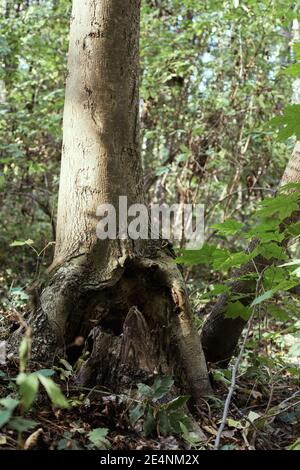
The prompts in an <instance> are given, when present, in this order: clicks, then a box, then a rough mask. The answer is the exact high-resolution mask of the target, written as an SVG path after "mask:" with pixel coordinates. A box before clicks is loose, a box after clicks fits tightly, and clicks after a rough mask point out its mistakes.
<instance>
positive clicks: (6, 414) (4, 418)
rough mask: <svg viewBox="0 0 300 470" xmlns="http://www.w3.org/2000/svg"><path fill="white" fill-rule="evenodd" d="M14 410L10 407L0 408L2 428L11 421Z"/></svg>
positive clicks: (0, 425)
mask: <svg viewBox="0 0 300 470" xmlns="http://www.w3.org/2000/svg"><path fill="white" fill-rule="evenodd" d="M11 416H12V411H11V410H8V409H4V410H0V429H1V428H2V427H3V426H4V425H5V424H7V423H8V422H9V420H10V418H11Z"/></svg>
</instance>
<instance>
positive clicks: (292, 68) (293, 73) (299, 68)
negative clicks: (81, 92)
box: [283, 62, 300, 77]
mask: <svg viewBox="0 0 300 470" xmlns="http://www.w3.org/2000/svg"><path fill="white" fill-rule="evenodd" d="M283 73H284V74H285V75H288V76H289V77H299V76H300V63H299V62H296V63H295V64H292V65H289V66H288V67H287V68H286V69H284V70H283Z"/></svg>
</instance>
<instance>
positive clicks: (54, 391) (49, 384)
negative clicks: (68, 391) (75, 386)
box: [37, 374, 70, 408]
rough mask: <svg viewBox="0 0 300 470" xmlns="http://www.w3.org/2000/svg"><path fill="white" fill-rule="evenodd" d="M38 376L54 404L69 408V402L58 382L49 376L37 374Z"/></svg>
mask: <svg viewBox="0 0 300 470" xmlns="http://www.w3.org/2000/svg"><path fill="white" fill-rule="evenodd" d="M37 376H38V378H39V381H40V382H41V384H42V385H43V387H44V388H45V390H46V392H47V394H48V396H49V398H50V400H51V401H52V403H53V405H55V406H58V407H59V408H69V406H70V405H69V402H68V400H67V399H66V397H65V396H64V395H63V393H62V392H61V390H60V388H59V386H58V385H56V383H54V382H53V380H52V379H50V378H49V377H44V376H43V375H40V374H37Z"/></svg>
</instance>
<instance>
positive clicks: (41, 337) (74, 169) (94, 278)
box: [30, 0, 211, 402]
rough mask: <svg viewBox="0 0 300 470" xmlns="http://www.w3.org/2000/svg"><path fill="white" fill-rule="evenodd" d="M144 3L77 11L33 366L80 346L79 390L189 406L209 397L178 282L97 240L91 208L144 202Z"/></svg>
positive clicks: (166, 261)
mask: <svg viewBox="0 0 300 470" xmlns="http://www.w3.org/2000/svg"><path fill="white" fill-rule="evenodd" d="M139 15H140V0H102V1H98V0H73V10H72V18H71V29H70V46H69V56H68V77H67V82H66V97H65V109H64V130H63V151H62V163H61V176H60V188H59V203H58V218H57V241H56V249H55V258H54V261H53V263H52V265H51V266H50V268H49V278H48V279H47V280H46V283H45V286H43V289H42V292H41V294H40V298H39V305H38V308H36V309H35V311H34V312H33V313H32V315H31V320H30V323H31V324H32V326H33V354H34V357H35V358H36V359H39V360H47V361H48V360H49V359H50V360H51V359H53V356H54V355H55V353H56V354H58V355H60V354H61V353H62V347H63V346H64V345H68V344H69V343H71V342H72V341H74V338H75V337H76V336H78V335H80V336H83V337H84V338H87V342H86V348H87V350H88V351H89V353H90V356H89V358H88V359H87V361H86V362H85V363H84V364H83V366H82V368H81V370H80V372H79V375H78V380H79V381H80V382H81V383H85V384H86V383H101V385H105V386H107V387H111V388H114V389H120V388H122V387H125V386H126V387H128V386H130V382H131V383H134V382H136V381H137V380H139V381H140V380H147V378H148V379H149V378H150V377H153V376H154V375H156V374H168V375H173V376H174V377H175V378H176V383H177V385H178V386H179V387H180V388H181V389H182V390H184V391H185V392H187V393H190V394H191V395H192V396H193V398H194V400H195V401H196V402H200V400H201V397H202V396H203V395H207V394H210V393H211V388H210V383H209V378H208V373H207V367H206V362H205V358H204V354H203V351H202V348H201V345H200V342H199V338H198V334H197V331H196V328H195V326H194V323H193V319H192V313H191V309H190V306H189V300H188V296H187V292H186V288H185V284H184V281H183V279H182V276H181V273H180V271H179V270H178V268H177V266H176V264H175V263H174V260H173V259H172V258H171V256H170V254H169V253H168V251H166V248H165V247H164V244H163V243H162V242H160V241H157V240H153V241H151V240H123V239H117V240H106V241H100V240H98V239H97V237H96V224H97V222H98V220H97V218H96V208H97V206H98V205H99V204H102V203H110V204H113V205H114V206H115V207H117V205H118V198H119V196H120V195H125V196H127V197H128V204H132V203H142V202H144V201H145V198H144V193H143V174H142V166H141V158H140V143H139V112H138V110H139V83H138V75H139V65H138V64H139Z"/></svg>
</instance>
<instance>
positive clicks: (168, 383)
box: [152, 377, 174, 400]
mask: <svg viewBox="0 0 300 470" xmlns="http://www.w3.org/2000/svg"><path fill="white" fill-rule="evenodd" d="M173 385H174V380H173V379H172V377H158V378H157V379H155V381H154V384H153V386H152V389H153V400H160V399H161V398H163V397H164V396H165V395H166V394H167V393H168V392H169V391H170V390H171V388H172V387H173Z"/></svg>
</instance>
